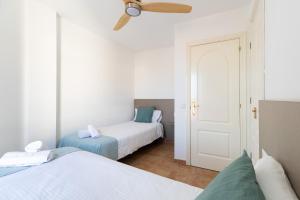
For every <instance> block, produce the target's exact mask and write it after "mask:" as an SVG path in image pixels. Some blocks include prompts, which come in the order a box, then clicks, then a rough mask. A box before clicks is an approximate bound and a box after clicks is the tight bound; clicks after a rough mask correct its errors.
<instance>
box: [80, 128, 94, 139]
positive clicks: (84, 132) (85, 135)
mask: <svg viewBox="0 0 300 200" xmlns="http://www.w3.org/2000/svg"><path fill="white" fill-rule="evenodd" d="M78 137H79V138H80V139H83V138H88V137H91V133H90V131H88V130H81V131H78Z"/></svg>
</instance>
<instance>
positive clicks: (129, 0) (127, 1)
mask: <svg viewBox="0 0 300 200" xmlns="http://www.w3.org/2000/svg"><path fill="white" fill-rule="evenodd" d="M123 2H124V3H125V4H128V3H130V2H131V0H123Z"/></svg>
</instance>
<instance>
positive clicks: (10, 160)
mask: <svg viewBox="0 0 300 200" xmlns="http://www.w3.org/2000/svg"><path fill="white" fill-rule="evenodd" d="M52 159H53V154H52V153H51V151H40V152H36V153H28V152H10V153H6V154H4V156H2V158H1V159H0V167H28V166H36V165H41V164H43V163H46V162H49V161H51V160H52Z"/></svg>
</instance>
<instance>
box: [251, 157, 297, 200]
mask: <svg viewBox="0 0 300 200" xmlns="http://www.w3.org/2000/svg"><path fill="white" fill-rule="evenodd" d="M254 169H255V173H256V178H257V182H258V184H259V185H260V187H261V189H262V191H263V193H264V195H265V197H266V200H283V199H289V200H298V198H297V196H296V194H295V192H294V190H293V189H292V187H291V184H290V182H289V180H288V178H287V176H286V175H285V172H284V170H283V167H282V166H281V164H280V163H279V162H277V161H276V160H275V159H274V158H272V157H271V156H268V155H267V154H266V153H265V155H264V156H263V158H262V159H260V160H259V161H257V163H256V165H255V167H254Z"/></svg>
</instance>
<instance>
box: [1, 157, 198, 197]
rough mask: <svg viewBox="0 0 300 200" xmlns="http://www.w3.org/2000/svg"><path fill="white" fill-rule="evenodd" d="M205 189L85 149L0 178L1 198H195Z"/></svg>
mask: <svg viewBox="0 0 300 200" xmlns="http://www.w3.org/2000/svg"><path fill="white" fill-rule="evenodd" d="M201 192H202V189H199V188H196V187H192V186H189V185H186V184H183V183H180V182H176V181H173V180H171V179H168V178H163V177H160V176H157V175H155V174H152V173H148V172H145V171H142V170H139V169H136V168H133V167H130V166H127V165H125V164H122V163H119V162H116V161H113V160H110V159H108V158H105V157H103V156H98V155H96V154H92V153H89V152H85V151H78V152H73V153H71V154H68V155H66V156H64V157H61V158H59V159H57V160H54V161H52V162H50V163H47V164H44V165H41V166H38V167H32V168H30V169H27V170H24V171H21V172H18V173H16V174H12V175H9V176H5V177H3V178H0V199H1V200H20V199H22V200H33V199H42V200H99V199H101V200H121V199H123V200H141V199H142V200H154V199H155V200H194V199H195V198H196V197H197V196H198V195H199V194H200V193H201Z"/></svg>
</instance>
